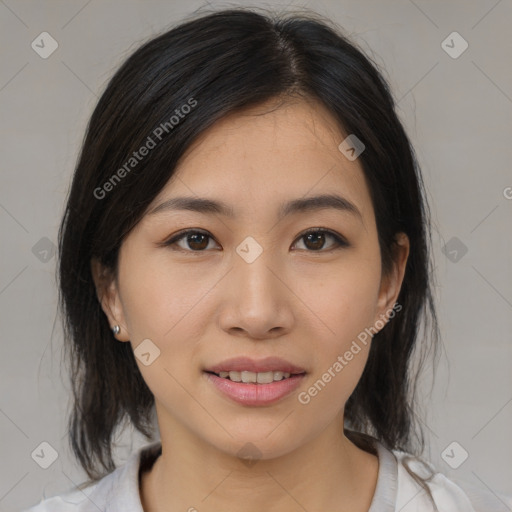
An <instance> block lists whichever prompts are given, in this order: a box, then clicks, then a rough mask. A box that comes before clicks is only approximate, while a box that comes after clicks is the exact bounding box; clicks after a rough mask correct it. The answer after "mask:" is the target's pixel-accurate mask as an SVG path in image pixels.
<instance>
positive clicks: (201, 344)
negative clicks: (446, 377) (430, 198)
mask: <svg viewBox="0 0 512 512" xmlns="http://www.w3.org/2000/svg"><path fill="white" fill-rule="evenodd" d="M346 135H347V134H344V133H342V131H341V130H340V127H339V126H338V125H337V123H336V122H335V120H334V119H333V118H332V117H331V115H330V113H329V112H328V111H327V110H326V109H325V108H324V107H323V106H322V105H320V104H318V103H316V102H313V101H312V100H304V99H300V100H295V101H288V102H286V103H279V104H274V103H273V102H270V103H268V104H266V105H263V106H259V107H258V108H251V109H250V110H246V111H244V112H243V113H238V114H234V115H230V116H228V117H225V118H223V119H222V120H220V121H219V122H217V123H216V124H215V125H214V126H212V127H211V128H210V129H209V130H207V131H206V132H204V133H203V134H202V136H201V137H200V138H199V139H198V140H197V141H196V143H194V144H193V145H192V146H191V147H190V148H189V149H188V151H187V153H186V154H185V155H184V157H183V158H182V160H181V161H180V165H179V166H178V168H177V173H176V174H175V176H174V177H173V178H172V179H171V180H170V181H169V182H168V183H167V184H166V186H165V187H164V188H163V189H162V190H161V192H160V194H159V195H158V197H157V198H156V199H155V200H154V201H153V203H152V204H151V205H150V207H149V208H148V212H150V211H151V210H152V209H153V208H154V207H155V206H157V205H159V204H160V203H162V202H163V201H165V200H167V199H169V198H171V197H175V196H178V195H196V196H200V197H207V198H213V199H216V200H221V201H224V202H226V203H228V204H229V205H230V206H232V208H233V209H234V211H235V217H234V218H233V219H230V218H228V217H223V216H222V215H219V214H204V213H197V212H192V211H162V212H160V213H157V214H150V213H147V214H146V215H145V216H144V217H143V219H142V220H141V221H140V223H139V224H138V225H137V226H136V227H135V228H134V229H133V231H132V232H131V233H130V234H129V235H128V237H127V238H126V239H125V241H124V242H123V244H122V246H121V249H120V255H119V269H118V276H117V278H112V279H110V278H109V277H108V276H106V277H105V275H104V274H103V273H102V269H101V268H100V267H99V265H98V264H97V263H96V262H93V264H92V269H93V274H94V276H95V280H96V283H97V290H98V294H99V296H100V297H101V302H102V306H103V309H104V311H105V313H106V315H107V316H108V318H109V322H110V324H111V325H112V326H114V325H120V326H121V332H120V333H119V334H118V335H117V336H116V338H117V339H118V340H119V341H123V342H130V343H131V344H132V347H133V349H135V348H136V347H137V346H138V345H139V344H140V343H141V341H142V340H144V339H147V338H149V339H150V340H152V342H153V343H154V344H155V345H156V346H157V347H158V348H159V350H160V356H159V357H158V358H157V359H156V360H155V361H154V362H153V363H152V364H150V365H149V366H145V365H143V364H142V363H141V362H140V361H139V360H138V359H137V364H138V366H139V369H140V371H141V373H142V376H143V378H144V380H145V382H146V383H147V385H148V386H149V388H150V389H151V391H152V393H153V394H154V396H155V403H156V412H157V416H158V424H159V428H160V434H161V440H162V447H163V453H162V455H161V456H160V457H159V458H158V459H157V461H156V463H155V464H154V465H153V467H152V469H151V470H150V471H148V472H146V473H144V474H143V478H142V484H141V489H140V492H141V501H142V505H143V508H144V510H145V511H147V512H163V511H168V510H183V511H187V510H190V512H192V511H193V510H198V511H199V512H206V511H212V512H213V511H219V510H223V511H224V512H230V511H239V510H244V511H245V512H253V511H254V512H256V511H260V510H266V511H269V512H275V511H279V512H291V511H294V512H296V511H303V510H304V509H305V510H308V511H314V510H331V511H336V512H348V511H350V512H358V511H361V512H363V511H367V510H368V508H369V506H370V503H371V500H372V497H373V494H374V491H375V485H376V481H377V475H378V467H379V465H378V459H377V457H376V456H374V455H372V454H370V453H367V452H365V451H363V450H361V449H359V448H358V447H356V446H355V445H354V444H353V443H351V442H350V441H349V440H348V439H347V438H346V437H345V436H344V434H343V417H344V407H345V403H346V401H347V399H348V398H349V396H350V395H351V393H352V391H353V390H354V388H355V387H356V385H357V382H358V381H359V379H360V377H361V374H362V372H363V369H364V366H365V363H366V360H367V356H368V351H369V347H370V343H368V344H367V345H366V347H365V346H363V345H361V344H360V345H361V348H362V350H361V351H360V352H359V353H358V354H357V355H355V356H354V358H353V359H352V360H351V361H350V363H349V364H348V365H347V366H346V367H344V369H343V371H341V372H340V373H338V374H337V375H336V377H334V378H333V379H332V380H331V381H330V382H329V383H328V384H327V385H326V386H325V387H324V389H323V390H322V391H321V392H319V393H318V394H317V395H316V396H315V397H314V398H312V399H311V401H310V403H308V404H307V405H303V404H301V403H299V402H298V400H297V394H298V393H300V392H301V391H306V390H307V389H308V388H309V387H310V386H311V385H312V384H313V383H314V382H316V381H317V380H318V379H320V378H321V376H322V374H323V373H325V372H326V371H327V369H328V368H329V367H331V366H332V365H333V364H334V362H335V361H336V360H337V357H338V356H339V355H343V354H344V353H345V352H346V351H347V350H348V349H349V348H350V346H351V343H352V341H353V340H355V339H356V338H357V335H358V334H359V333H361V332H362V331H363V330H364V329H365V328H369V327H371V326H373V325H374V324H375V322H376V321H377V320H379V319H381V318H382V316H383V315H385V314H386V312H388V313H389V311H390V310H391V308H392V307H393V305H394V304H395V302H396V299H397V297H398V294H399V291H400V286H401V283H402V280H403V276H404V271H405V263H406V260H407V257H408V254H409V241H408V239H407V237H406V236H405V235H404V234H400V236H398V237H397V242H398V245H397V250H396V252H395V255H396V257H395V266H394V268H393V271H392V272H391V273H390V274H389V275H387V276H384V275H382V272H381V260H380V249H379V245H378V238H377V229H376V224H375V214H374V210H373V205H372V202H371V198H370V194H369V190H368V188H367V185H366V182H365V179H364V174H363V171H362V168H361V166H360V164H359V162H358V160H357V159H356V160H355V161H349V160H348V159H347V158H345V156H344V155H343V154H342V153H341V152H340V151H339V150H338V145H339V144H340V142H341V141H342V140H343V139H344V138H345V137H346ZM320 193H337V194H339V195H342V196H343V197H345V198H346V199H348V200H350V201H351V202H352V203H353V204H355V205H356V206H357V208H358V209H359V210H360V212H361V215H362V219H360V218H358V217H357V216H355V215H351V214H350V213H348V212H342V211H338V210H335V209H332V208H330V209H322V210H318V211H309V212H307V213H297V214H293V215H290V216H288V217H285V218H283V219H281V220H279V221H278V220H277V211H278V207H279V206H280V204H281V203H283V202H285V201H288V200H291V199H296V198H302V197H303V196H311V195H316V194H320ZM319 227H323V228H327V229H330V230H332V231H334V232H336V233H338V234H340V235H341V236H343V237H344V238H345V239H346V241H347V242H348V243H349V246H348V247H340V248H337V244H336V242H335V240H334V239H332V238H331V237H330V236H329V235H325V241H324V245H323V246H322V243H321V240H320V241H319V242H315V241H314V240H313V241H312V242H309V243H308V239H307V238H305V237H303V236H301V235H302V234H303V232H304V231H305V230H307V229H309V228H319ZM185 228H194V229H200V230H203V231H207V232H208V233H209V234H210V236H211V238H206V239H205V240H202V239H201V238H199V239H198V240H197V241H196V243H195V244H194V240H192V242H191V241H190V238H189V243H187V238H186V237H185V238H183V239H182V240H181V241H180V242H177V244H176V245H175V246H174V250H173V248H172V247H163V246H159V245H158V244H159V243H160V242H163V241H165V240H167V239H169V238H170V236H171V235H172V234H174V233H177V232H178V231H180V230H182V229H185ZM247 236H251V237H253V238H254V239H255V240H256V241H257V242H258V243H259V244H260V246H261V247H262V248H263V252H262V254H261V255H260V256H259V257H258V258H257V259H256V260H255V261H254V262H253V263H250V264H249V263H247V262H246V261H245V260H244V259H242V258H241V257H240V256H239V255H238V254H237V253H236V248H237V246H238V245H239V244H240V243H241V242H242V240H244V239H245V238H246V237H247ZM203 242H204V243H203ZM201 244H202V245H201ZM197 247H204V248H203V249H202V252H200V251H198V250H197ZM194 248H196V251H194ZM180 249H181V251H180ZM390 321H392V320H390ZM241 355H245V356H249V357H253V358H256V359H259V358H263V357H266V356H268V355H276V356H280V357H282V358H284V359H286V360H288V361H290V362H292V363H294V364H297V365H299V366H301V367H303V368H304V369H305V370H306V371H307V375H306V377H305V379H304V381H303V383H302V384H301V386H300V387H299V389H298V390H297V391H295V392H294V393H292V394H291V395H289V396H288V397H286V398H284V399H282V400H280V401H279V402H277V403H275V404H273V405H267V406H264V407H261V406H259V407H250V406H244V405H240V404H237V403H236V402H233V401H231V400H230V399H229V398H227V397H225V396H224V395H222V394H221V393H220V392H219V391H218V390H217V389H216V388H215V387H214V386H213V385H212V384H211V383H209V382H208V380H207V379H206V377H205V374H204V373H203V369H204V368H205V367H207V366H209V365H210V366H211V365H213V364H216V363H219V362H221V361H223V360H225V359H227V358H230V357H234V356H241ZM248 442H251V443H253V444H254V445H255V446H256V447H257V448H258V450H259V451H260V453H261V458H260V459H259V460H258V461H257V462H256V463H255V464H253V465H251V466H249V465H248V464H246V463H245V461H242V460H241V459H240V458H238V457H237V452H238V451H239V450H240V449H241V448H242V447H243V446H244V445H245V444H246V443H248ZM192 507H195V509H194V508H192Z"/></svg>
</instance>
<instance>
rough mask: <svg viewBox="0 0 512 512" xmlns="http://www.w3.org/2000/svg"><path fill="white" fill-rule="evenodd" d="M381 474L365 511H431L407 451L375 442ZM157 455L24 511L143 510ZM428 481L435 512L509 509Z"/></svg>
mask: <svg viewBox="0 0 512 512" xmlns="http://www.w3.org/2000/svg"><path fill="white" fill-rule="evenodd" d="M374 446H375V448H376V450H377V454H378V457H379V473H378V477H377V486H376V488H375V494H374V496H373V500H372V504H371V506H370V509H369V510H368V512H398V511H399V512H435V509H434V507H433V505H432V502H431V501H430V499H429V497H428V495H427V493H426V492H425V490H424V489H423V488H422V487H421V486H420V485H419V484H418V483H417V482H416V481H415V480H414V479H413V477H412V476H411V475H410V474H409V473H408V472H407V470H406V468H405V466H404V459H407V458H409V457H411V456H410V455H409V454H408V453H405V452H402V451H398V450H388V449H387V448H386V447H385V446H384V445H383V444H382V443H380V442H379V441H377V440H375V441H374ZM160 453H161V443H160V441H156V442H154V443H151V444H148V445H146V446H143V447H142V448H141V449H139V450H138V451H137V452H134V453H133V454H132V455H131V456H130V458H129V459H128V460H127V461H126V463H125V464H124V465H122V466H120V467H118V468H117V469H116V470H115V471H113V472H112V473H110V474H108V475H107V476H105V477H104V478H102V479H101V480H99V481H98V482H96V483H95V484H92V485H91V486H89V487H87V488H85V489H83V490H77V489H74V490H71V491H68V492H66V493H64V494H61V495H59V496H54V497H52V498H47V499H44V500H42V501H41V502H40V503H39V504H38V505H35V506H33V507H32V508H30V509H28V510H26V511H25V512H98V510H101V511H102V512H144V509H143V508H142V504H141V500H140V494H139V470H140V467H141V460H143V461H144V464H145V465H146V464H149V466H151V465H152V463H153V462H154V460H156V458H157V457H158V455H159V454H160ZM409 467H410V469H411V470H413V471H414V472H415V473H416V474H419V475H421V476H428V474H429V473H428V472H425V465H424V464H423V463H422V462H420V461H419V460H418V459H416V458H414V457H413V459H412V461H411V462H410V463H409ZM428 468H429V469H431V470H433V471H434V473H435V476H434V477H433V478H432V479H431V480H430V481H429V482H428V486H429V488H430V490H431V493H432V496H433V498H434V501H435V503H436V505H437V507H438V509H439V512H507V511H512V497H511V496H504V495H501V494H496V493H493V492H491V491H489V490H487V489H483V488H479V487H475V486H473V485H472V484H469V483H467V482H464V481H462V480H458V481H457V483H456V481H455V480H453V479H449V478H448V477H446V476H445V475H444V474H442V473H440V472H436V471H435V469H434V468H433V466H432V465H430V464H429V465H428Z"/></svg>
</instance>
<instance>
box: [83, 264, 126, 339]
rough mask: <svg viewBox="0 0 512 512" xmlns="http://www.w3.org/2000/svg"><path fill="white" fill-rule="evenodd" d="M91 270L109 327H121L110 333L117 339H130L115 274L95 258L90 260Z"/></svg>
mask: <svg viewBox="0 0 512 512" xmlns="http://www.w3.org/2000/svg"><path fill="white" fill-rule="evenodd" d="M91 272H92V277H93V280H94V285H95V287H96V295H97V297H98V301H99V303H100V304H101V308H102V309H103V312H104V313H105V315H107V318H108V322H109V324H110V328H111V329H113V328H114V326H115V325H118V326H119V327H120V329H121V330H120V332H119V334H115V335H114V334H112V335H113V336H114V337H115V338H116V339H117V340H118V341H130V337H129V334H128V329H127V328H126V322H125V316H124V311H123V306H122V304H121V300H120V297H119V291H118V287H117V282H116V278H115V276H114V275H113V273H112V272H111V271H110V270H108V269H106V268H105V267H104V266H103V265H102V264H101V263H100V262H99V261H98V260H97V259H96V258H93V259H92V260H91Z"/></svg>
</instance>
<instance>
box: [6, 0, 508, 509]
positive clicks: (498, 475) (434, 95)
mask: <svg viewBox="0 0 512 512" xmlns="http://www.w3.org/2000/svg"><path fill="white" fill-rule="evenodd" d="M241 4H242V5H258V6H264V7H272V6H280V7H282V8H284V7H286V5H287V4H284V3H281V4H278V3H272V2H270V3H262V2H260V3H258V2H251V3H250V4H249V3H245V2H242V3H241ZM201 5H205V3H204V2H198V1H189V0H187V1H177V2H170V1H161V2H157V1H142V0H139V1H135V0H132V1H120V0H109V1H104V2H100V1H99V0H92V1H89V2H88V1H87V0H80V1H66V2H64V1H51V2H39V1H35V0H33V1H14V0H3V1H0V21H1V30H0V38H1V48H2V57H3V58H2V68H1V70H0V107H1V120H0V123H1V128H0V129H1V135H0V143H1V155H2V158H1V174H0V227H1V234H2V242H1V245H0V257H1V267H0V322H1V323H0V326H1V335H2V342H1V347H2V357H1V358H0V371H1V384H2V386H1V393H0V460H1V461H2V462H1V468H0V510H1V511H7V510H16V509H18V510H19V509H20V508H21V507H25V506H27V505H29V504H33V503H35V502H37V501H38V500H39V499H40V498H41V496H42V494H43V492H45V493H46V495H53V494H55V493H59V492H62V491H64V490H65V489H68V488H70V487H71V486H72V485H73V483H79V482H81V481H83V479H84V474H83V473H82V472H81V471H80V470H79V468H78V466H77V465H76V463H75V462H74V461H73V458H72V457H71V454H70V450H69V448H68V446H67V440H66V429H65V426H66V423H65V421H66V420H65V417H66V413H67V411H68V407H69V402H68V396H69V395H68V391H69V386H68V384H67V376H66V370H65V368H64V369H61V364H60V361H61V345H62V341H61V340H62V336H61V330H60V324H59V320H58V318H56V287H55V278H54V272H55V261H56V258H55V256H54V255H53V254H52V252H51V250H52V247H53V245H52V244H55V243H56V235H57V226H58V222H59V220H60V216H61V213H62V209H63V203H64V199H65V194H66V191H67V187H68V184H69V179H70V176H71V173H72V170H73V166H74V164H75V161H76V157H77V153H78V150H79V145H80V142H81V140H82V136H83V133H84V130H85V127H86V122H87V120H88V117H89V116H90V114H91V111H92V109H93V107H94V105H95V103H96V101H97V98H98V97H99V95H100V94H101V91H102V90H103V87H104V85H105V83H106V81H107V80H108V79H109V77H110V76H111V75H112V72H113V71H114V69H115V68H116V67H117V66H118V65H119V63H120V62H121V61H122V60H123V59H124V58H125V57H126V56H127V55H129V53H130V52H131V51H132V50H133V49H134V48H135V47H136V46H138V44H139V43H140V42H142V41H143V40H147V39H148V38H150V37H151V36H152V35H154V34H156V33H157V32H159V31H161V30H162V29H164V28H165V27H168V26H170V25H173V24H174V23H176V22H178V21H179V20H180V19H182V17H183V16H185V15H188V14H190V13H191V12H192V11H194V10H195V9H197V8H199V7H200V6H201ZM210 5H213V6H214V7H217V6H219V7H227V6H232V5H236V4H228V3H225V2H223V3H220V2H212V3H211V4H210ZM239 5H240V4H239ZM288 5H291V6H295V7H300V6H310V7H313V8H314V9H316V10H317V11H318V12H320V13H321V14H324V15H327V16H329V17H330V18H331V19H333V20H335V21H336V22H337V23H338V24H340V25H341V26H342V27H344V28H345V30H346V33H347V34H348V35H349V36H351V37H352V38H353V40H354V41H355V42H357V43H359V44H360V45H361V47H362V48H363V49H364V50H365V51H366V52H368V53H369V54H370V55H372V56H373V58H374V59H375V60H376V61H377V63H378V64H379V65H380V66H381V67H383V68H384V69H385V76H386V77H387V79H388V80H389V82H390V84H391V86H392V88H393V92H394V95H395V98H396V99H397V101H398V106H399V113H400V116H401V118H402V120H403V122H404V123H405V125H406V129H407V130H408V133H409V134H410V137H411V139H412V141H413V144H414V145H415V148H416V151H417V154H418V158H419V161H420V164H421V165H422V169H423V173H424V178H425V182H426V186H427V188H428V195H429V199H430V202H431V208H432V214H433V221H434V233H433V241H434V257H435V265H436V272H437V276H436V281H437V285H438V286H437V288H436V299H437V304H438V310H439V316H440V321H441V329H442V335H443V342H444V352H443V354H442V358H441V363H440V366H439V368H438V371H437V376H436V379H435V384H434V391H433V393H432V396H431V397H430V398H429V397H428V396H427V400H426V401H425V405H424V410H425V411H426V412H425V414H424V415H423V417H422V421H423V423H424V424H425V426H426V427H425V430H426V433H427V440H428V444H429V448H428V450H426V452H425V454H424V455H425V457H427V458H429V459H430V460H431V461H432V462H433V463H434V464H435V465H436V466H437V467H438V469H439V470H441V471H443V472H444V473H445V474H447V475H450V476H452V477H456V478H464V479H466V480H468V481H470V482H472V483H474V484H476V485H479V486H483V487H488V488H490V489H491V490H493V491H495V492H503V493H507V494H512V464H511V461H512V436H511V435H510V432H511V428H510V427H511V425H512V372H511V369H512V343H511V333H512V314H511V313H512V271H511V254H512V229H511V228H510V226H511V220H512V216H511V214H512V200H511V199H510V198H511V197H512V189H509V188H507V187H512V173H511V172H510V162H511V161H512V150H511V146H512V144H511V135H512V130H511V122H512V115H511V114H512V80H511V79H512V70H511V66H510V56H511V55H512V37H511V35H510V26H511V22H512V4H511V2H510V1H507V0H500V1H496V0H485V1H484V0H482V1H472V2H468V1H464V2H463V1H451V2H445V1H435V2H428V1H423V0H415V1H414V2H413V1H407V0H403V1H382V0H379V1H377V0H365V1H360V0H346V1H345V0H343V1H337V2H336V1H326V0H324V1H317V2H314V3H313V2H292V3H291V4H288ZM44 31H46V32H49V33H50V34H51V36H52V37H53V38H55V40H56V41H57V42H58V45H59V46H58V49H57V50H56V51H55V52H54V53H53V54H52V55H51V56H50V57H48V58H47V59H43V58H41V57H40V56H39V55H38V54H37V53H36V52H35V51H34V50H33V49H32V47H31V43H32V41H34V40H35V39H36V38H37V36H38V35H39V34H40V33H41V32H44ZM453 31H457V32H459V33H460V34H461V36H462V37H463V38H464V39H465V40H466V41H467V42H468V44H469V47H468V49H467V50H466V51H465V52H464V53H462V54H461V55H460V56H458V58H452V57H451V56H449V55H448V54H447V53H446V52H445V50H444V49H443V47H442V46H441V43H442V41H443V40H445V39H446V38H447V36H448V35H449V34H451V33H452V32H453ZM448 41H450V39H449V40H448ZM448 44H450V45H451V46H454V50H455V51H456V50H458V49H460V48H461V46H460V43H459V42H458V41H454V43H451V41H450V42H449V43H448ZM506 196H508V198H507V197H506ZM445 244H447V245H448V251H451V253H450V252H448V251H443V247H444V246H445ZM464 247H466V248H467V253H465V254H463V255H462V257H461V254H462V252H461V250H460V249H461V248H464ZM453 249H455V250H456V251H457V254H456V253H455V252H453ZM445 253H446V254H448V256H447V255H446V254H445ZM431 381H432V379H431V374H430V373H429V372H427V373H426V374H425V376H424V378H423V380H422V389H423V390H424V392H423V394H424V395H428V391H429V390H430V384H431ZM43 441H46V442H48V443H50V444H51V445H52V446H53V447H54V448H55V449H56V450H57V452H58V453H59V457H58V459H57V460H56V461H55V463H54V464H53V465H51V466H50V467H49V468H48V469H46V470H45V469H42V468H41V467H39V465H38V464H36V462H34V460H33V459H32V458H31V453H32V452H33V451H34V450H35V449H36V447H38V446H39V445H40V443H41V442H43ZM453 441H456V442H458V443H459V444H460V445H461V446H462V447H463V448H464V449H465V450H466V451H467V452H468V453H469V457H468V459H467V460H466V461H465V462H464V463H463V464H462V465H461V466H460V467H459V468H458V469H452V468H451V467H450V466H449V465H448V464H447V463H446V462H445V460H444V459H443V458H442V457H441V453H442V452H443V450H444V449H445V448H446V447H447V446H448V445H450V443H452V442H453ZM141 443H143V439H142V438H141V437H140V436H138V435H135V436H130V432H129V431H128V432H127V433H126V434H125V435H124V436H121V437H120V438H119V444H120V449H119V451H118V461H119V462H122V461H124V460H125V459H126V456H127V455H128V453H129V452H130V450H132V449H135V448H137V447H138V446H140V445H141ZM460 454H461V448H458V447H456V448H455V450H454V452H453V454H452V452H450V455H453V456H452V459H453V458H457V457H460ZM503 510H506V509H505V507H504V508H503Z"/></svg>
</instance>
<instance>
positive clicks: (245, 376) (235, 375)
mask: <svg viewBox="0 0 512 512" xmlns="http://www.w3.org/2000/svg"><path fill="white" fill-rule="evenodd" d="M290 375H291V374H290V373H288V372H280V371H276V372H259V373H255V372H249V371H241V372H235V371H232V372H219V377H222V378H223V379H227V378H228V377H229V379H230V380H232V381H233V382H245V383H258V384H270V383H271V382H274V381H278V380H283V379H287V378H288V377H290Z"/></svg>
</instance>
